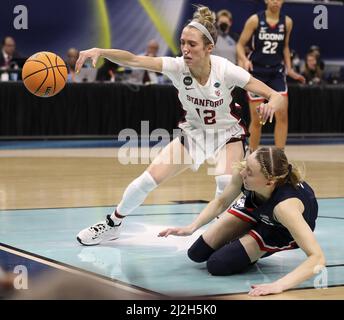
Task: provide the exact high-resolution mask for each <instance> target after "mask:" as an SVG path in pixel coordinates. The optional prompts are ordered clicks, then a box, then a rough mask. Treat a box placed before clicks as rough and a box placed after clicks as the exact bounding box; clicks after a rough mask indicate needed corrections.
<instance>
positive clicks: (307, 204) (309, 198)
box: [243, 182, 318, 230]
mask: <svg viewBox="0 0 344 320" xmlns="http://www.w3.org/2000/svg"><path fill="white" fill-rule="evenodd" d="M243 192H244V194H245V196H246V197H245V207H246V208H249V209H250V211H251V212H250V215H251V216H252V217H253V218H254V219H255V220H256V221H257V222H258V221H260V222H263V223H265V224H267V225H270V226H274V227H282V228H284V226H283V225H282V224H281V223H279V222H278V221H277V220H276V219H275V217H274V215H273V211H274V208H275V206H277V205H278V204H279V203H280V202H282V201H284V200H286V199H289V198H298V199H300V200H301V202H302V203H303V205H304V208H305V210H304V212H303V218H304V219H305V221H306V222H307V224H308V225H309V226H310V228H311V229H312V230H314V228H315V220H316V218H317V216H318V203H317V200H316V198H315V195H314V191H313V190H312V188H311V187H310V186H309V185H308V184H307V183H306V182H302V183H300V184H299V185H298V186H297V188H294V187H293V186H292V185H291V184H289V183H286V184H284V185H282V186H280V187H277V188H276V189H275V190H274V191H273V193H272V195H271V197H270V198H269V199H268V200H267V201H266V202H264V203H259V201H258V200H257V199H256V197H255V194H254V192H252V191H248V190H246V189H244V188H243Z"/></svg>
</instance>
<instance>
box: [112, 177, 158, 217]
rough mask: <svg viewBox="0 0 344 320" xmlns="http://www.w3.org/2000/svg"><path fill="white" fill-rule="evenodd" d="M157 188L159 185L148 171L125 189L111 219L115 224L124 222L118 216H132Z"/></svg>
mask: <svg viewBox="0 0 344 320" xmlns="http://www.w3.org/2000/svg"><path fill="white" fill-rule="evenodd" d="M157 186H158V185H157V183H156V182H155V180H154V179H153V177H152V176H151V175H150V173H149V172H148V171H145V172H144V173H143V174H141V175H140V176H139V177H138V178H136V179H135V180H134V181H132V182H131V183H130V184H129V186H128V187H127V188H126V189H125V191H124V193H123V197H122V200H121V202H120V203H119V205H118V206H117V209H116V210H115V212H114V213H112V215H111V219H112V220H113V221H114V222H115V224H117V223H119V222H121V221H122V218H120V217H118V215H120V216H127V215H128V214H130V213H131V212H132V211H133V210H134V209H136V208H137V207H138V206H140V205H141V204H142V203H143V202H144V201H145V199H146V197H147V196H148V194H149V193H150V192H151V191H152V190H154V189H155V188H156V187H157ZM116 211H117V216H116Z"/></svg>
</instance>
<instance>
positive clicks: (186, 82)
mask: <svg viewBox="0 0 344 320" xmlns="http://www.w3.org/2000/svg"><path fill="white" fill-rule="evenodd" d="M183 82H184V84H185V85H186V86H191V84H192V78H191V77H185V78H184V80H183Z"/></svg>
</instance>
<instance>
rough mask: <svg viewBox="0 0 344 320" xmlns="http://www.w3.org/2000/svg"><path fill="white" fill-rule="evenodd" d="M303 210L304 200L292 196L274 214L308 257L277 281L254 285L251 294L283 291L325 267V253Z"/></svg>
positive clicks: (277, 207)
mask: <svg viewBox="0 0 344 320" xmlns="http://www.w3.org/2000/svg"><path fill="white" fill-rule="evenodd" d="M303 211H304V209H303V204H302V202H301V201H300V200H299V199H296V198H291V199H287V200H285V201H283V202H281V203H279V204H278V205H277V206H276V207H275V210H274V215H275V217H276V219H277V220H278V221H279V222H280V223H282V224H283V225H284V226H285V227H286V228H287V229H288V230H289V232H290V233H291V235H292V236H293V238H294V239H295V241H296V243H297V244H298V246H299V247H300V248H301V249H302V250H303V251H304V252H305V254H306V255H307V259H306V260H305V261H304V262H303V263H301V264H300V265H299V266H298V267H297V268H295V269H294V270H293V271H291V272H290V273H288V274H287V275H285V276H284V277H282V278H281V279H279V280H277V281H275V282H272V283H266V284H259V285H253V286H252V289H251V291H250V292H249V294H250V295H252V296H260V295H268V294H274V293H280V292H283V291H285V290H288V289H290V288H293V287H295V286H297V285H298V284H300V283H302V282H303V281H305V280H307V279H309V278H311V277H312V276H314V275H315V274H316V273H318V272H319V271H321V270H322V268H324V267H325V265H326V262H325V256H324V253H323V251H322V250H321V248H320V246H319V244H318V242H317V240H316V238H315V235H314V233H313V232H312V230H311V229H310V227H309V225H308V224H307V222H306V221H305V219H304V218H303V216H302V212H303Z"/></svg>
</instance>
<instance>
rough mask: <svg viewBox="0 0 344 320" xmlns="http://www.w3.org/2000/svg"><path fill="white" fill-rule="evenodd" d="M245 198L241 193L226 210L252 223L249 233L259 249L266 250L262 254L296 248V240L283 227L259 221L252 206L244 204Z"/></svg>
mask: <svg viewBox="0 0 344 320" xmlns="http://www.w3.org/2000/svg"><path fill="white" fill-rule="evenodd" d="M245 200H246V196H245V195H243V196H242V197H241V198H240V199H238V200H237V201H236V202H235V203H234V204H233V205H232V206H231V207H230V208H229V209H228V210H227V212H228V213H230V214H233V215H234V216H236V217H238V218H239V219H241V220H243V221H245V222H249V223H251V224H252V229H251V230H250V231H249V235H250V236H251V237H253V238H254V239H255V240H256V241H257V243H258V245H259V248H260V250H262V251H266V252H267V254H266V255H264V256H268V255H271V254H272V253H275V252H278V251H284V250H291V249H297V248H298V246H297V244H296V241H295V240H294V239H293V237H292V236H291V234H290V233H289V231H288V230H287V229H286V228H285V227H283V226H282V225H281V226H278V225H269V224H267V223H265V222H263V221H261V220H260V219H259V217H256V216H255V215H254V214H253V211H254V208H253V207H252V208H249V207H247V206H245V202H246V201H245Z"/></svg>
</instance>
